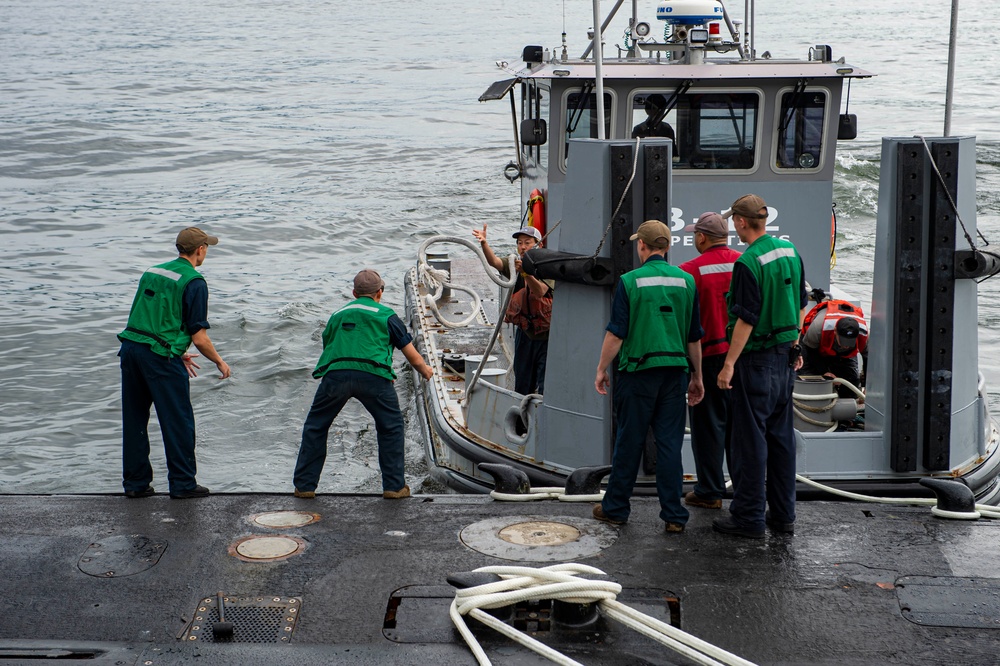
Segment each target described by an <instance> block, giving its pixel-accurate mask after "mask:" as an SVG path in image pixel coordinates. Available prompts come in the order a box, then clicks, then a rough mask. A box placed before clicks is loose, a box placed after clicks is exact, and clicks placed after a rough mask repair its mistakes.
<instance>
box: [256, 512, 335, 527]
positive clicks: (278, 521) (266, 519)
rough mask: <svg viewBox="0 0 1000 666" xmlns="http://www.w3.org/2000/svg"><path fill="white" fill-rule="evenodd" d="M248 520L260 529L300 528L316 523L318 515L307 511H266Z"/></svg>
mask: <svg viewBox="0 0 1000 666" xmlns="http://www.w3.org/2000/svg"><path fill="white" fill-rule="evenodd" d="M250 519H251V520H252V521H253V522H254V523H256V524H257V525H260V526H261V527H271V528H285V527H302V526H303V525H311V524H312V523H315V522H316V521H318V520H319V514H316V513H310V512H308V511H268V512H267V513H258V514H257V515H254V516H251V517H250Z"/></svg>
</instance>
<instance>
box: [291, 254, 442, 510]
mask: <svg viewBox="0 0 1000 666" xmlns="http://www.w3.org/2000/svg"><path fill="white" fill-rule="evenodd" d="M384 288H385V282H383V281H382V278H381V276H380V275H379V274H378V273H377V272H376V271H373V270H371V269H367V268H366V269H365V270H363V271H361V272H359V273H358V274H357V275H356V276H354V300H353V301H351V302H350V303H348V304H347V305H345V306H344V307H342V308H340V309H339V310H337V311H336V312H334V313H333V315H331V316H330V320H329V322H327V325H326V329H325V330H324V331H323V353H322V355H321V356H320V358H319V362H318V363H317V364H316V369H315V370H313V377H315V378H316V379H320V380H322V381H321V382H320V385H319V387H318V388H317V389H316V396H315V398H314V399H313V403H312V407H311V408H310V409H309V414H308V415H307V416H306V421H305V424H304V425H303V426H302V443H301V445H300V446H299V455H298V459H297V460H296V461H295V473H294V478H293V481H294V483H295V492H294V495H295V496H296V497H301V498H304V499H312V498H314V497H316V487H317V486H318V485H319V477H320V474H321V473H322V471H323V464H324V463H325V462H326V442H327V437H328V435H329V433H330V426H331V425H333V421H334V419H336V418H337V414H339V413H340V410H342V409H343V408H344V405H345V404H347V401H348V400H350V399H351V398H357V399H358V400H359V401H360V402H361V404H362V405H364V408H365V409H367V410H368V413H369V414H371V415H372V417H373V418H374V419H375V430H376V432H377V438H378V464H379V469H380V470H381V471H382V497H384V498H385V499H402V498H404V497H409V496H410V487H409V486H408V485H406V481H405V478H404V476H403V463H404V460H403V445H404V439H403V413H402V412H401V411H400V409H399V398H398V397H397V396H396V389H395V388H394V387H393V381H395V379H396V373H395V372H394V371H393V369H392V355H393V349H394V348H395V349H399V350H400V351H402V352H403V356H404V357H405V358H406V360H407V361H408V362H409V363H410V365H412V366H413V368H414V369H415V370H416V371H417V372H418V373H420V376H421V377H423V378H424V379H425V380H429V379H430V378H431V376H432V375H433V374H434V371H433V369H432V368H431V367H430V366H429V365H427V363H426V362H425V361H424V359H423V357H422V356H421V355H420V353H419V352H418V351H417V350H416V348H415V347H414V346H413V337H412V336H411V335H410V334H409V332H408V331H407V330H406V327H405V326H404V325H403V322H402V321H400V319H399V317H397V316H396V313H395V312H393V311H392V308H389V307H387V306H385V305H382V302H381V301H382V293H383V290H384Z"/></svg>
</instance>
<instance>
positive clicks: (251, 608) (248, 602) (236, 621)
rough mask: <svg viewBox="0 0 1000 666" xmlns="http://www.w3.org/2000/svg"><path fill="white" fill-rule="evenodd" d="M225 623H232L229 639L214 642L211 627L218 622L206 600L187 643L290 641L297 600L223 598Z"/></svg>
mask: <svg viewBox="0 0 1000 666" xmlns="http://www.w3.org/2000/svg"><path fill="white" fill-rule="evenodd" d="M224 599H225V601H224V604H225V616H226V622H232V623H233V637H232V638H231V639H225V640H220V641H216V640H215V634H214V633H213V632H212V625H213V624H215V623H216V622H218V621H219V607H218V604H217V603H216V599H215V597H214V596H206V597H204V598H203V599H202V600H201V602H199V604H198V608H196V609H195V612H194V621H192V623H191V628H190V629H189V630H188V633H187V636H186V637H185V638H186V640H187V641H189V642H194V641H203V642H207V643H216V642H220V643H221V642H225V643H277V644H280V645H287V644H289V643H291V641H292V633H293V632H294V631H295V623H296V622H297V621H298V619H299V609H300V608H301V606H302V599H301V598H299V597H235V596H234V597H224Z"/></svg>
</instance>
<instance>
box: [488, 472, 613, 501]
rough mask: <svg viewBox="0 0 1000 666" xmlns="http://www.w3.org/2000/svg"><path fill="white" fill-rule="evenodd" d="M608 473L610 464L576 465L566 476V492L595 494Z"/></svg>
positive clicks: (569, 493)
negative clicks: (596, 465) (597, 465)
mask: <svg viewBox="0 0 1000 666" xmlns="http://www.w3.org/2000/svg"><path fill="white" fill-rule="evenodd" d="M480 467H482V465H480ZM610 473H611V465H601V466H600V467H577V468H576V469H575V470H573V473H572V474H570V475H569V476H568V477H566V494H567V495H596V494H597V493H599V492H601V480H602V479H603V478H604V477H606V476H607V475H608V474H610Z"/></svg>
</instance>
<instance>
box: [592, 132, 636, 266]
mask: <svg viewBox="0 0 1000 666" xmlns="http://www.w3.org/2000/svg"><path fill="white" fill-rule="evenodd" d="M639 141H641V139H640V138H639V137H636V139H635V151H634V152H635V155H634V156H633V159H632V175H631V176H629V177H628V182H627V183H626V184H625V190H624V191H623V192H622V196H621V199H619V200H618V205H617V206H615V212H613V213H611V220H610V221H609V222H608V226H607V227H605V229H604V233H603V234H602V235H601V242H600V243H598V244H597V249H596V250H594V254H592V255H590V258H591V259H596V258H597V255H599V254H600V253H601V250H602V249H604V241H605V240H607V238H608V232H610V231H611V225H612V224H614V221H615V217H617V216H618V211H620V210H621V209H622V204H623V203H625V197H626V196H627V195H628V193H629V190H631V189H632V181H633V180H635V172H636V169H638V167H639Z"/></svg>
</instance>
